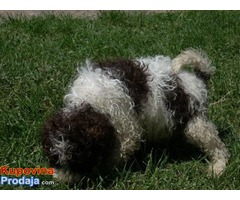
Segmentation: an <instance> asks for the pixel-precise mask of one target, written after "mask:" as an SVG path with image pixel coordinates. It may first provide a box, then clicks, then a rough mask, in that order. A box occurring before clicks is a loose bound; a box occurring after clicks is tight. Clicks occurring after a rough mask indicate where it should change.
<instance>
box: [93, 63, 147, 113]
mask: <svg viewBox="0 0 240 200" xmlns="http://www.w3.org/2000/svg"><path fill="white" fill-rule="evenodd" d="M96 67H99V68H101V69H104V70H106V71H110V72H111V74H112V77H111V78H113V79H119V80H120V81H122V82H123V83H124V84H125V85H126V87H127V88H128V93H129V96H130V97H131V98H132V99H133V101H134V104H135V107H134V109H135V110H136V112H139V111H141V105H142V104H143V103H144V102H146V101H147V96H148V93H149V86H148V84H147V82H148V76H149V74H148V73H147V66H145V65H144V64H142V63H140V62H138V61H132V60H114V61H102V62H98V63H96Z"/></svg>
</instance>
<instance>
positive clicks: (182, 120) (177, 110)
mask: <svg viewBox="0 0 240 200" xmlns="http://www.w3.org/2000/svg"><path fill="white" fill-rule="evenodd" d="M172 76H173V78H172V80H171V82H170V83H168V84H170V85H175V86H176V87H175V88H174V90H171V91H168V90H164V94H165V97H166V99H165V105H166V107H167V109H168V110H170V112H171V113H172V114H173V119H174V121H175V123H176V124H177V126H176V129H179V128H181V127H184V126H185V125H186V123H187V122H188V121H189V119H190V118H192V117H193V116H194V115H196V114H197V108H198V107H199V105H200V104H199V102H198V101H197V100H196V101H194V108H193V109H192V108H191V107H190V106H189V103H190V99H191V98H192V97H191V96H190V95H189V94H187V93H186V92H185V91H184V89H183V88H184V87H183V84H182V81H181V79H180V78H179V77H178V76H177V75H175V74H173V75H172Z"/></svg>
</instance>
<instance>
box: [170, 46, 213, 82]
mask: <svg viewBox="0 0 240 200" xmlns="http://www.w3.org/2000/svg"><path fill="white" fill-rule="evenodd" d="M186 65H190V66H191V67H192V68H193V70H194V72H195V74H196V76H197V77H199V78H200V79H202V80H203V81H204V82H206V83H207V82H208V80H209V79H210V77H211V75H212V74H213V73H214V71H215V67H213V66H212V65H211V60H210V59H209V58H208V56H207V54H206V53H205V52H200V51H198V50H196V49H187V50H185V51H183V52H182V53H181V54H179V55H178V56H177V57H176V58H174V59H173V61H172V66H173V71H174V72H175V73H176V74H177V73H179V72H180V71H181V69H182V68H183V67H184V66H186Z"/></svg>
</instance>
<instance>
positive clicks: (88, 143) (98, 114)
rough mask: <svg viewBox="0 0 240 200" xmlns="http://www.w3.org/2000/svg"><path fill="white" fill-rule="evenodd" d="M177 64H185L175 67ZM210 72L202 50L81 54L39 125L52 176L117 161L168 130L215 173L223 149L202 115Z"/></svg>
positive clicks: (67, 177) (73, 175)
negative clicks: (60, 103)
mask: <svg viewBox="0 0 240 200" xmlns="http://www.w3.org/2000/svg"><path fill="white" fill-rule="evenodd" d="M185 65H189V66H191V67H192V69H193V70H192V72H190V71H189V70H188V71H186V70H183V67H184V66H185ZM213 72H214V68H213V67H212V66H211V62H210V61H209V59H208V58H207V56H206V55H205V54H203V53H200V52H199V51H197V50H194V49H189V50H186V51H183V52H182V53H181V54H180V55H179V56H177V57H176V58H174V59H173V60H171V59H170V58H169V57H164V56H155V57H146V58H138V59H135V60H116V61H105V62H90V61H87V62H86V65H85V66H82V67H81V68H80V69H79V70H78V75H77V77H76V80H75V81H74V82H73V84H72V85H71V87H70V91H69V92H68V94H67V95H65V97H64V104H65V106H64V108H63V109H62V110H60V111H59V112H57V113H56V114H55V115H54V116H53V117H52V118H50V119H49V120H48V121H47V122H46V123H45V125H44V127H43V148H44V151H45V153H46V154H47V156H48V158H49V160H50V165H51V166H53V167H54V168H55V177H56V178H58V179H60V180H62V181H67V182H75V181H78V180H79V179H80V178H81V177H82V176H85V175H90V174H94V173H98V172H101V171H102V170H104V169H110V168H112V167H114V166H116V165H118V164H120V163H123V162H125V161H127V160H128V159H129V157H130V156H131V155H133V154H134V152H135V151H136V150H138V149H139V147H140V143H141V142H142V141H146V142H148V141H154V142H155V143H156V142H157V141H160V140H162V139H164V138H169V137H171V136H173V135H175V134H183V135H184V136H185V138H186V139H187V140H188V141H189V142H190V143H192V144H194V145H195V146H196V147H198V148H200V149H201V150H202V151H203V152H204V153H206V155H207V156H208V157H209V159H210V161H211V164H210V166H209V172H210V173H213V174H215V175H220V174H221V173H222V172H223V170H224V169H225V167H226V164H227V162H228V158H229V153H228V150H227V149H226V147H225V145H224V143H223V142H222V141H221V140H220V139H219V136H218V131H217V129H216V127H215V126H214V124H213V123H212V122H210V121H209V120H208V118H207V82H208V80H209V78H210V76H211V75H212V73H213Z"/></svg>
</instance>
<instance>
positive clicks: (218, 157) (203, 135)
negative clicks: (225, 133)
mask: <svg viewBox="0 0 240 200" xmlns="http://www.w3.org/2000/svg"><path fill="white" fill-rule="evenodd" d="M184 134H185V136H186V138H187V139H188V141H189V142H190V143H192V144H193V145H195V146H196V147H198V148H200V149H201V150H202V151H203V152H204V153H206V154H207V156H208V157H209V159H210V161H211V164H210V166H209V170H208V172H209V174H213V175H217V176H218V175H221V174H222V172H223V171H224V169H225V168H226V164H227V162H228V159H229V157H230V153H229V152H228V150H227V148H226V146H225V144H224V143H223V142H222V141H221V140H220V138H219V136H218V131H217V129H216V127H215V126H214V124H213V123H211V122H210V121H208V120H207V119H205V118H204V117H195V118H193V120H191V121H189V123H188V124H187V127H186V129H185V132H184Z"/></svg>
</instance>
